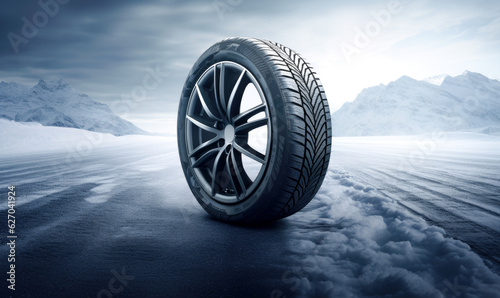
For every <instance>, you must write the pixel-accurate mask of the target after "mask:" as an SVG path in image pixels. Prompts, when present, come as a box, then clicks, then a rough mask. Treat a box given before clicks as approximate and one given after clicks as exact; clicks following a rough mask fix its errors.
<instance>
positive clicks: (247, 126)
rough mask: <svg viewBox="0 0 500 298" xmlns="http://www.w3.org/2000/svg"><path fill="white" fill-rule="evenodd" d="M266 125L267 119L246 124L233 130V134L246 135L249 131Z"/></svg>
mask: <svg viewBox="0 0 500 298" xmlns="http://www.w3.org/2000/svg"><path fill="white" fill-rule="evenodd" d="M266 124H267V118H262V119H259V120H255V121H251V122H247V123H245V124H242V125H240V126H237V127H235V128H234V133H235V134H247V133H248V132H249V131H251V130H253V129H256V128H258V127H261V126H264V125H266Z"/></svg>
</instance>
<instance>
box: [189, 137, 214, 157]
mask: <svg viewBox="0 0 500 298" xmlns="http://www.w3.org/2000/svg"><path fill="white" fill-rule="evenodd" d="M220 139H221V137H220V136H219V135H217V136H216V137H214V138H212V139H210V140H208V141H206V142H204V143H203V144H201V145H199V146H198V147H196V148H194V149H193V151H191V152H190V153H189V157H194V156H195V155H198V154H199V153H201V152H206V151H208V150H210V149H213V148H212V147H213V146H212V145H213V144H215V143H217V141H218V140H220Z"/></svg>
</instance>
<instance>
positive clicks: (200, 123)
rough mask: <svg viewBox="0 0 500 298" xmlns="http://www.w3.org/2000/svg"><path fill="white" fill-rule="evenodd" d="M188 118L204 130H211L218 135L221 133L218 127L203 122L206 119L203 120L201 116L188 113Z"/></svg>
mask: <svg viewBox="0 0 500 298" xmlns="http://www.w3.org/2000/svg"><path fill="white" fill-rule="evenodd" d="M186 119H188V120H189V121H191V123H193V124H194V125H196V126H198V127H199V128H201V129H203V130H206V131H209V132H211V133H214V134H216V135H218V134H219V130H218V129H217V128H215V127H212V126H210V125H209V124H207V123H203V122H206V121H204V120H202V119H201V118H197V117H195V116H189V115H186Z"/></svg>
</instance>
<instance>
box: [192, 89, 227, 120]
mask: <svg viewBox="0 0 500 298" xmlns="http://www.w3.org/2000/svg"><path fill="white" fill-rule="evenodd" d="M196 92H197V93H198V98H199V99H200V102H201V105H202V106H203V110H204V111H205V112H206V113H207V115H208V117H210V118H212V119H214V120H217V121H222V119H221V118H220V117H217V116H215V114H214V112H213V111H214V110H216V109H217V108H216V107H214V106H213V103H212V102H211V101H210V97H209V96H208V94H205V95H204V94H203V93H204V91H202V89H200V87H199V86H198V84H196Z"/></svg>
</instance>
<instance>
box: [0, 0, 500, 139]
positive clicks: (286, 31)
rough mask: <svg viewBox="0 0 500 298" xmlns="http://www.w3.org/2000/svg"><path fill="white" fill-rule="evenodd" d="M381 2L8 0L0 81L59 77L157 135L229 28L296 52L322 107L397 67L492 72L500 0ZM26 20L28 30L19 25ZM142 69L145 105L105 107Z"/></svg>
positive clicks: (1, 30)
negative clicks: (150, 80)
mask: <svg viewBox="0 0 500 298" xmlns="http://www.w3.org/2000/svg"><path fill="white" fill-rule="evenodd" d="M53 1H55V0H41V1H40V2H42V3H45V2H53ZM59 1H60V2H68V0H64V1H63V0H59ZM391 2H393V1H387V0H384V1H284V0H283V1H269V0H267V1H263V0H258V1H250V0H216V1H213V0H207V1H201V0H200V1H124V0H120V1H118V0H117V1H97V0H94V1H77V0H71V1H69V2H68V3H66V4H59V5H58V6H59V7H58V9H55V8H54V6H53V5H49V6H48V9H49V14H50V15H49V14H47V13H44V10H43V8H42V7H41V6H40V4H39V3H38V0H36V1H33V0H31V1H16V0H8V1H5V2H4V3H3V9H2V10H1V11H0V37H1V39H0V40H1V42H0V81H7V82H9V81H14V82H18V83H25V84H29V85H34V84H36V83H37V82H38V80H39V79H45V80H51V79H58V78H62V79H64V80H66V81H67V82H68V83H69V84H70V85H71V86H73V87H74V88H75V89H77V90H79V91H81V92H83V93H87V94H89V95H90V96H91V97H92V98H93V99H94V100H97V101H100V102H104V103H107V104H109V105H110V106H111V107H112V108H113V109H114V111H115V112H116V113H117V114H119V115H121V116H124V117H125V118H126V119H129V120H131V121H133V122H134V123H136V124H137V125H139V126H140V127H143V128H145V129H148V130H150V131H165V127H166V126H168V125H173V121H172V120H168V116H167V114H170V115H172V114H174V113H176V110H177V105H178V100H179V96H180V92H181V89H182V86H183V83H184V80H185V78H186V76H187V74H188V72H189V70H190V68H191V66H192V64H193V63H194V62H195V61H196V59H197V58H198V56H199V55H200V54H201V53H202V52H203V51H204V50H205V49H206V48H208V47H209V46H210V45H212V44H213V43H215V42H217V41H219V40H221V39H223V38H226V37H231V36H249V37H258V38H264V39H269V40H272V41H277V42H280V43H282V44H284V45H286V46H288V47H290V48H292V49H294V50H295V51H297V52H299V53H300V54H302V56H303V57H304V58H305V59H306V60H308V61H309V62H310V63H311V64H312V65H313V67H314V68H315V69H316V71H317V73H318V75H319V77H320V79H321V80H322V83H323V85H324V86H325V90H326V92H327V96H328V99H329V102H330V105H331V106H332V110H337V109H338V108H340V106H341V105H342V104H343V103H344V102H347V101H352V100H354V99H355V97H356V95H357V94H358V93H359V92H360V91H361V90H362V89H363V88H366V87H370V86H373V85H378V84H381V83H384V84H386V83H388V82H390V81H393V80H396V79H397V78H399V77H400V76H402V75H408V76H410V77H413V78H415V79H424V78H426V77H429V76H434V75H439V74H443V73H446V74H450V75H458V74H460V73H462V72H463V71H464V70H470V71H474V72H480V73H482V74H484V75H486V76H488V77H490V78H493V79H500V63H499V62H500V59H499V58H500V2H498V1H417V0H414V1H404V0H401V1H396V2H398V3H399V6H398V5H395V4H393V3H391ZM398 3H396V4H398ZM44 15H45V16H47V18H46V19H45V18H44ZM23 18H25V19H24V20H23ZM34 19H35V20H34ZM26 20H28V21H29V22H30V23H33V24H34V26H35V27H37V28H35V29H36V32H33V31H30V30H28V29H26V28H25V29H26V30H24V31H25V32H23V26H24V23H25V22H26ZM12 41H13V42H12ZM16 50H17V53H16ZM148 69H149V70H148ZM151 69H153V70H154V69H157V70H159V71H160V72H161V77H160V84H158V86H156V87H155V88H154V89H153V90H148V91H147V94H146V99H145V100H144V101H141V102H139V103H137V104H134V106H133V107H130V108H127V109H125V108H123V106H120V105H116V104H114V103H116V102H117V101H119V100H120V98H122V95H130V93H131V92H132V90H133V88H134V87H136V86H139V87H140V86H142V81H143V78H144V77H145V76H146V75H147V74H148V71H151ZM170 119H171V118H170Z"/></svg>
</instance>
